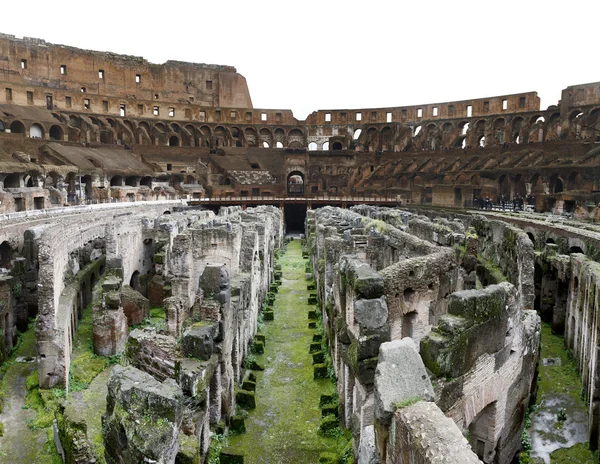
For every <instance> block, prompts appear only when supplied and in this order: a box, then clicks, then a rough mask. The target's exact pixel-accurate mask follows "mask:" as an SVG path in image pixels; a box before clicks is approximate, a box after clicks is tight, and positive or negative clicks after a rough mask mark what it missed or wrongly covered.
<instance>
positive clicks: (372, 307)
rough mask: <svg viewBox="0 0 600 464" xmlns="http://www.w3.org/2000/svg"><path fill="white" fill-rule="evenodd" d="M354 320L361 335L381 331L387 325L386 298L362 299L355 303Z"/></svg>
mask: <svg viewBox="0 0 600 464" xmlns="http://www.w3.org/2000/svg"><path fill="white" fill-rule="evenodd" d="M354 319H355V320H356V322H358V324H359V326H360V330H361V333H362V332H368V331H369V330H370V329H379V328H380V327H383V326H384V325H385V324H386V323H387V319H388V308H387V303H386V301H385V298H383V297H381V298H373V299H370V300H365V299H360V300H355V301H354Z"/></svg>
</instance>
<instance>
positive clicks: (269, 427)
mask: <svg viewBox="0 0 600 464" xmlns="http://www.w3.org/2000/svg"><path fill="white" fill-rule="evenodd" d="M279 263H280V264H281V266H282V272H283V278H282V285H281V286H280V287H279V293H278V294H277V296H276V300H275V304H274V311H275V320H274V321H272V322H265V323H264V326H263V329H262V333H264V335H265V337H266V346H265V354H264V355H261V356H257V360H258V361H259V362H260V363H264V365H265V368H266V369H265V371H264V372H256V374H257V377H258V379H257V388H256V403H257V404H256V409H253V410H252V411H251V412H250V414H249V416H248V417H247V418H246V430H247V431H246V433H245V434H240V435H232V436H230V437H229V440H228V443H229V445H228V446H227V447H226V448H225V451H228V452H232V453H236V454H242V453H243V454H244V464H259V463H270V464H285V463H293V464H297V463H318V462H319V455H320V453H321V452H334V453H336V452H339V451H340V449H339V448H340V447H341V446H343V445H344V444H345V443H344V440H343V439H340V438H339V437H324V436H321V435H319V434H318V433H317V431H318V428H319V423H320V420H321V410H320V409H319V398H320V395H321V394H331V393H333V392H334V390H335V386H334V383H333V381H332V380H331V379H323V380H313V366H312V356H311V355H310V354H309V347H310V343H311V341H312V337H313V334H314V333H316V331H315V330H314V329H309V328H308V322H309V321H308V309H309V306H308V304H307V303H308V296H309V293H310V292H309V291H307V289H306V284H307V282H306V280H305V269H304V267H305V260H304V259H303V258H302V249H301V244H300V241H299V240H294V241H292V242H290V244H289V245H288V247H287V252H286V253H285V254H284V255H283V256H282V257H281V259H280V260H279Z"/></svg>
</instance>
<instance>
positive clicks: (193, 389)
mask: <svg viewBox="0 0 600 464" xmlns="http://www.w3.org/2000/svg"><path fill="white" fill-rule="evenodd" d="M218 362H219V358H218V356H217V355H213V356H212V357H211V359H210V360H209V361H198V360H197V359H189V358H183V359H181V360H180V361H179V362H178V364H177V365H178V371H177V374H178V378H179V384H180V385H181V389H182V390H183V392H184V393H185V394H186V395H187V396H190V397H192V398H196V399H204V398H205V395H206V391H207V388H208V387H209V385H210V381H211V380H212V377H213V374H214V372H215V369H216V367H217V364H218Z"/></svg>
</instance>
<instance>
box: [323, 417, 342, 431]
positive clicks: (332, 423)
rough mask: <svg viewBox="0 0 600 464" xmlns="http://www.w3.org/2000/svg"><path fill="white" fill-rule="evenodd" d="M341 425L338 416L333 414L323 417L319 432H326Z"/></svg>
mask: <svg viewBox="0 0 600 464" xmlns="http://www.w3.org/2000/svg"><path fill="white" fill-rule="evenodd" d="M339 426H340V421H339V420H338V418H337V417H335V416H333V415H331V416H327V417H324V418H322V419H321V422H320V423H319V432H321V433H326V432H328V431H330V430H333V429H335V428H336V427H339Z"/></svg>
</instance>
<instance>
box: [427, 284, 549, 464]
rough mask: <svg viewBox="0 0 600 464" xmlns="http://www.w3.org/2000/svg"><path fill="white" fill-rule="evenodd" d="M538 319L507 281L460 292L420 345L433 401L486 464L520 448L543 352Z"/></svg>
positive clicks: (502, 460)
mask: <svg viewBox="0 0 600 464" xmlns="http://www.w3.org/2000/svg"><path fill="white" fill-rule="evenodd" d="M539 338H540V319H539V316H538V315H537V314H536V313H535V312H534V311H530V310H524V309H523V307H522V304H521V302H520V301H519V299H518V296H517V292H516V290H515V287H514V286H512V285H511V284H508V283H503V284H500V285H499V286H495V285H492V286H489V287H486V288H484V289H483V290H466V291H462V292H455V293H453V294H452V295H451V296H450V302H449V305H448V314H447V315H444V316H442V317H441V318H440V320H439V322H438V325H437V326H436V327H435V328H434V329H433V331H432V332H431V333H430V334H429V335H428V336H427V337H425V338H424V339H423V340H421V356H422V357H423V360H424V362H425V365H426V366H427V367H428V369H430V370H431V372H432V373H433V374H434V376H435V378H436V379H438V380H439V379H442V378H445V379H450V380H446V381H441V382H439V381H438V382H436V402H437V403H438V405H439V406H440V408H441V409H442V411H444V413H445V414H446V415H447V416H448V417H450V418H452V419H453V420H454V422H455V423H456V424H457V425H458V426H459V427H460V428H461V429H463V430H467V429H468V430H469V431H470V432H471V433H470V437H471V438H470V440H471V445H472V448H473V449H474V450H475V451H476V452H477V454H478V455H479V457H480V458H481V459H483V461H484V462H486V463H492V462H493V463H509V462H511V460H512V458H513V457H514V455H515V454H516V453H517V451H518V450H519V449H520V446H521V431H522V421H523V417H524V414H525V411H526V409H527V407H528V405H529V401H530V394H531V390H532V385H533V384H534V380H535V375H536V369H535V366H536V363H537V360H538V353H539Z"/></svg>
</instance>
